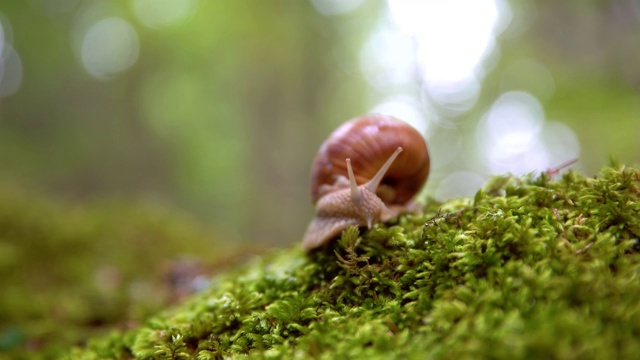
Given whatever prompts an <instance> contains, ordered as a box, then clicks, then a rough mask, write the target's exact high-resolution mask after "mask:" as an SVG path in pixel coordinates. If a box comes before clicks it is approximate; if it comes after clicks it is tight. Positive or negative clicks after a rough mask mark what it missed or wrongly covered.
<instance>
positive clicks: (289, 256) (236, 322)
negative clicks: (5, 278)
mask: <svg viewBox="0 0 640 360" xmlns="http://www.w3.org/2000/svg"><path fill="white" fill-rule="evenodd" d="M639 200H640V172H639V171H638V170H636V169H624V168H618V169H614V168H606V169H604V170H603V171H602V172H601V174H600V177H599V178H596V179H591V178H584V177H582V176H580V175H578V174H576V173H573V172H569V173H567V174H565V175H564V176H563V177H562V178H561V179H560V180H559V181H550V179H549V176H548V175H546V174H542V175H540V176H529V177H526V178H516V177H512V176H506V177H497V178H495V179H493V180H492V181H491V182H490V183H489V184H488V185H487V186H486V187H485V188H484V189H482V190H480V191H479V192H478V193H477V194H476V196H475V199H474V200H467V199H461V200H455V201H451V202H447V203H443V204H436V203H431V204H430V205H429V206H428V207H427V209H426V215H425V216H423V217H416V216H402V217H400V218H399V219H397V220H396V221H395V222H392V223H389V224H386V225H380V226H375V227H374V229H372V230H371V231H368V232H365V233H362V234H361V233H359V232H358V230H357V229H355V228H351V229H349V230H347V231H345V232H344V233H343V235H342V237H341V239H340V240H339V241H336V242H334V243H332V244H330V245H329V246H326V247H325V248H323V249H320V250H319V251H316V252H313V253H311V254H309V255H305V254H303V253H302V252H301V251H300V250H298V246H295V247H294V248H293V249H291V250H287V251H282V252H280V253H277V254H274V255H272V256H270V257H264V258H262V259H261V260H259V261H257V262H255V263H253V264H250V265H248V266H245V267H242V268H240V269H237V270H235V271H233V272H231V273H227V274H225V275H224V276H220V277H218V278H216V280H215V282H214V285H213V286H211V287H210V288H209V289H207V290H205V291H203V292H201V293H200V294H197V295H196V296H194V297H192V298H190V299H189V300H188V301H187V302H185V303H183V304H182V305H180V306H178V307H175V308H173V309H171V310H168V311H165V312H164V313H162V314H160V315H158V316H156V317H155V318H153V319H152V320H150V321H149V322H147V323H146V324H144V325H143V326H140V327H138V328H136V329H134V330H131V331H129V332H125V333H122V334H114V335H112V336H111V337H109V338H106V339H98V340H95V341H93V342H91V343H90V344H89V345H88V346H86V347H82V348H75V349H73V350H72V351H71V352H70V353H69V355H68V358H74V359H102V358H116V359H127V358H132V357H133V358H140V359H165V358H174V359H180V358H184V359H221V358H227V357H241V356H242V357H247V358H286V359H288V358H309V357H313V358H325V359H334V358H341V359H349V358H358V359H362V358H370V359H389V358H424V357H429V358H489V357H491V358H569V359H571V358H575V359H578V358H579V359H586V358H634V357H635V356H637V354H638V353H640V341H638V340H637V339H638V337H639V336H640V303H639V302H638V301H637V295H638V294H640V281H638V274H639V272H640V253H639V250H640V242H639V240H638V238H639V237H640V201H639Z"/></svg>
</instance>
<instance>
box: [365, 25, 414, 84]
mask: <svg viewBox="0 0 640 360" xmlns="http://www.w3.org/2000/svg"><path fill="white" fill-rule="evenodd" d="M415 51H416V48H415V42H414V40H413V39H412V38H411V37H410V36H408V35H406V34H403V33H401V32H399V31H397V30H393V29H389V28H388V27H386V26H384V25H382V26H379V27H378V28H377V29H375V30H374V31H373V33H372V34H371V36H370V37H369V39H368V40H367V42H366V43H365V45H364V47H363V48H362V50H361V51H360V68H361V69H362V72H363V74H364V76H365V79H366V80H367V81H368V82H369V84H371V86H373V87H374V88H377V89H379V90H381V91H383V90H386V91H388V89H389V87H390V86H394V85H404V84H407V83H410V82H413V81H414V78H415Z"/></svg>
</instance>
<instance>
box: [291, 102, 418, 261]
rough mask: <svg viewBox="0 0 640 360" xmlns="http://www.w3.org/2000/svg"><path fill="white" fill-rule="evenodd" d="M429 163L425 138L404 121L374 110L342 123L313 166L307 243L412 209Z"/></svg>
mask: <svg viewBox="0 0 640 360" xmlns="http://www.w3.org/2000/svg"><path fill="white" fill-rule="evenodd" d="M429 164H430V161H429V152H428V151H427V144H426V142H425V140H424V138H423V137H422V135H421V134H420V133H419V132H418V131H417V130H416V129H415V128H413V127H412V126H411V125H409V124H407V123H405V122H404V121H401V120H398V119H396V118H394V117H391V116H388V115H381V114H370V115H365V116H362V117H358V118H355V119H352V120H350V121H347V122H346V123H344V124H342V125H341V126H340V127H338V128H337V129H336V130H335V131H334V132H333V133H331V135H330V136H329V138H327V140H325V142H324V143H323V144H322V146H321V147H320V150H318V153H317V155H316V157H315V160H314V162H313V165H312V168H311V196H312V201H313V203H314V204H315V207H316V215H315V217H314V218H313V220H311V223H310V224H309V226H308V228H307V231H306V233H305V235H304V238H303V243H302V246H303V249H304V250H305V251H310V250H312V249H315V248H317V247H320V246H322V245H324V244H326V243H328V242H329V241H330V240H332V239H333V238H334V237H336V236H337V235H339V234H340V233H341V232H342V231H343V230H345V229H346V228H348V227H349V226H352V225H357V226H367V227H368V228H369V229H371V226H372V225H373V224H374V223H377V222H381V221H382V222H384V221H387V220H389V219H391V218H392V217H394V216H397V215H398V214H400V213H401V212H405V211H411V210H412V208H414V207H415V204H414V203H413V202H412V198H413V197H414V196H415V195H416V194H417V193H418V192H419V191H420V190H421V189H422V186H423V185H424V183H425V181H426V179H427V177H428V175H429Z"/></svg>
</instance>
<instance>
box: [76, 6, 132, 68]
mask: <svg viewBox="0 0 640 360" xmlns="http://www.w3.org/2000/svg"><path fill="white" fill-rule="evenodd" d="M139 47H140V41H139V39H138V34H137V32H136V30H135V29H134V28H133V26H132V25H131V24H130V23H129V22H128V21H126V20H124V19H122V18H120V17H109V18H105V19H102V20H99V21H97V22H96V23H94V24H93V25H92V26H90V27H89V28H88V30H87V31H86V32H85V34H84V37H83V39H82V43H81V46H80V60H81V62H82V65H84V68H85V69H86V70H87V72H88V73H89V74H90V75H92V76H93V77H95V78H97V79H108V78H110V77H111V76H112V75H115V74H117V73H120V72H122V71H125V70H127V69H128V68H130V67H131V66H132V65H133V64H135V62H136V61H137V60H138V53H139Z"/></svg>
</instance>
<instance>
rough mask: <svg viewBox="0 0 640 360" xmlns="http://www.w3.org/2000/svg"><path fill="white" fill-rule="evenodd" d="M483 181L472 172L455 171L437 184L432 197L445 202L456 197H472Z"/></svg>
mask: <svg viewBox="0 0 640 360" xmlns="http://www.w3.org/2000/svg"><path fill="white" fill-rule="evenodd" d="M485 181H486V179H485V178H483V177H482V176H480V175H478V174H476V173H474V172H470V171H456V172H453V173H451V174H449V175H447V176H446V177H445V178H444V179H442V181H440V182H439V183H438V188H437V189H436V191H435V193H434V194H433V197H434V198H435V199H436V200H437V201H446V200H449V199H453V198H456V197H462V196H473V195H474V194H475V193H476V191H478V189H479V188H481V187H482V185H483V184H484V183H485Z"/></svg>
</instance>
